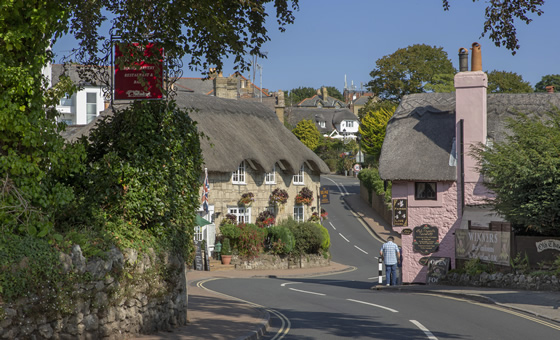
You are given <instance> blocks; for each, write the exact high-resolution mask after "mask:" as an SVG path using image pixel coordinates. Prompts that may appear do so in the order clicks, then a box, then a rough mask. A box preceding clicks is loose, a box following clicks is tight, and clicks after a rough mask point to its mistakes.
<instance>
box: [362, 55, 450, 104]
mask: <svg viewBox="0 0 560 340" xmlns="http://www.w3.org/2000/svg"><path fill="white" fill-rule="evenodd" d="M375 64H376V67H375V68H374V69H373V70H372V71H371V73H370V76H371V77H372V78H373V79H372V80H371V81H370V82H369V83H368V86H369V89H370V90H371V91H372V92H373V93H376V94H377V96H378V97H379V98H380V99H381V100H391V101H395V102H396V101H399V100H400V99H401V98H402V97H403V96H404V95H407V94H411V93H422V92H426V89H425V85H426V84H430V83H434V84H437V82H435V81H434V77H435V76H436V75H453V74H455V73H456V70H455V68H454V67H453V64H452V63H451V60H449V58H448V56H447V52H445V51H444V50H443V48H441V47H435V46H429V45H424V44H416V45H412V46H408V47H406V48H399V49H398V50H396V51H395V52H393V53H392V54H390V55H386V56H384V57H382V58H380V59H378V60H377V61H376V62H375ZM440 77H441V76H440ZM438 81H439V80H438Z"/></svg>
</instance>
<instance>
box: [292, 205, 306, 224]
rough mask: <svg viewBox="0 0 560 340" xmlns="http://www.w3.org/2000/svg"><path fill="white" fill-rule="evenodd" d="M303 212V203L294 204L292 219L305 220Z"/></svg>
mask: <svg viewBox="0 0 560 340" xmlns="http://www.w3.org/2000/svg"><path fill="white" fill-rule="evenodd" d="M304 212H305V209H304V208H303V205H295V206H294V220H296V221H297V222H305V216H304Z"/></svg>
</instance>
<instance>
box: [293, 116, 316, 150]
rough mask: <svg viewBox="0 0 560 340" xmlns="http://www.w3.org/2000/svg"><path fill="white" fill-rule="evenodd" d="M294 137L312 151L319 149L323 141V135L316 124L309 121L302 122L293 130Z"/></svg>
mask: <svg viewBox="0 0 560 340" xmlns="http://www.w3.org/2000/svg"><path fill="white" fill-rule="evenodd" d="M292 132H293V133H294V135H296V137H297V138H298V139H299V140H300V141H301V142H302V143H303V144H305V146H307V147H308V148H310V149H311V150H315V149H317V146H319V141H320V139H321V133H320V132H319V130H317V127H316V126H315V123H313V121H311V120H309V119H304V120H302V121H300V122H299V123H298V124H297V125H296V127H295V129H293V130H292Z"/></svg>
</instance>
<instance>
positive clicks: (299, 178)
mask: <svg viewBox="0 0 560 340" xmlns="http://www.w3.org/2000/svg"><path fill="white" fill-rule="evenodd" d="M304 175H305V165H302V166H301V168H300V169H299V172H298V173H297V174H295V175H294V179H293V182H294V184H296V185H303V184H304V178H305V176H304Z"/></svg>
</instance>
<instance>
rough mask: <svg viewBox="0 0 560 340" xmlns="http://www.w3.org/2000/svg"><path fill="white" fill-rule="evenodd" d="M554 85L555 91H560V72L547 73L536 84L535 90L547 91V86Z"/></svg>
mask: <svg viewBox="0 0 560 340" xmlns="http://www.w3.org/2000/svg"><path fill="white" fill-rule="evenodd" d="M549 85H552V86H554V90H555V91H560V74H547V75H546V76H543V77H542V78H541V80H540V81H539V82H538V83H536V84H535V92H546V87H547V86H549Z"/></svg>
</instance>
